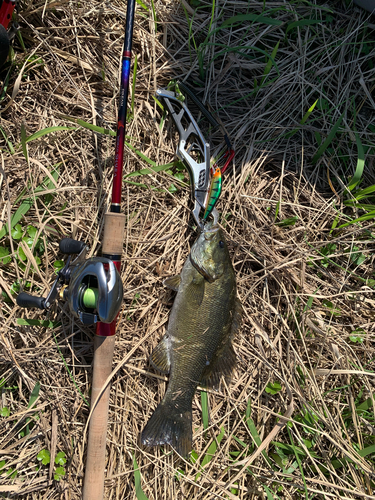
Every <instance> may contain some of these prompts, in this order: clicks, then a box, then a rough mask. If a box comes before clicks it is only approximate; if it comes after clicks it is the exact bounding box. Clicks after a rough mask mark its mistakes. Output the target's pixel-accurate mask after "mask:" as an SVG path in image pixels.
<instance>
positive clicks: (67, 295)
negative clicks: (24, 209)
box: [17, 238, 123, 325]
mask: <svg viewBox="0 0 375 500" xmlns="http://www.w3.org/2000/svg"><path fill="white" fill-rule="evenodd" d="M59 247H60V251H61V252H62V253H65V254H67V255H69V257H68V260H67V263H66V265H65V267H64V268H63V269H62V270H61V271H59V273H58V275H57V278H56V280H55V282H54V284H53V286H52V288H51V291H50V292H49V294H48V295H47V297H46V298H44V297H35V296H33V295H30V294H28V293H25V292H22V293H20V294H19V295H18V297H17V304H18V305H19V306H20V307H26V308H28V309H31V308H34V307H37V308H39V309H48V308H49V307H50V306H51V305H52V303H53V302H54V301H55V300H56V299H57V298H58V297H59V298H60V299H62V300H65V301H67V302H68V304H69V309H70V311H71V312H72V314H73V316H75V317H76V318H79V319H80V320H81V321H82V323H83V324H85V325H92V324H94V323H97V322H101V323H112V321H113V320H114V319H115V318H116V316H117V314H118V312H119V310H120V307H121V303H122V298H123V286H122V281H121V278H120V275H119V273H118V271H117V269H116V266H115V265H114V263H113V262H112V261H111V260H109V259H106V258H104V257H91V258H90V259H86V254H87V251H88V247H87V246H86V244H85V243H83V242H81V241H76V240H73V239H71V238H64V239H63V240H61V241H60V245H59ZM72 254H78V256H77V257H76V259H74V260H73V261H72V262H71V258H72V257H71V255H72Z"/></svg>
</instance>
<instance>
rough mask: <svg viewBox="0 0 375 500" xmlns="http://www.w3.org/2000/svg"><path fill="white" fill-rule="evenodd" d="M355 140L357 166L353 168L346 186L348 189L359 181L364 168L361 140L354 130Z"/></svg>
mask: <svg viewBox="0 0 375 500" xmlns="http://www.w3.org/2000/svg"><path fill="white" fill-rule="evenodd" d="M355 140H356V143H357V149H358V160H357V167H356V169H355V172H354V175H353V178H352V179H351V181H350V184H349V186H348V189H349V190H350V191H353V189H354V188H355V187H356V186H357V184H358V183H359V182H360V180H361V178H362V174H363V170H364V168H365V152H364V150H363V146H362V142H361V139H360V138H359V135H358V133H357V132H355Z"/></svg>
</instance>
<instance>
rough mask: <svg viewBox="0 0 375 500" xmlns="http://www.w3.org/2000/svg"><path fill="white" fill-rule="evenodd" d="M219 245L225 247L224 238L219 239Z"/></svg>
mask: <svg viewBox="0 0 375 500" xmlns="http://www.w3.org/2000/svg"><path fill="white" fill-rule="evenodd" d="M219 247H220V248H224V241H222V240H220V241H219Z"/></svg>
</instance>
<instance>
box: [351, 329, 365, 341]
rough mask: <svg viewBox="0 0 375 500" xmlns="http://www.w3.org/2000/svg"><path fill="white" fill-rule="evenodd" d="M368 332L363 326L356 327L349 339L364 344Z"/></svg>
mask: <svg viewBox="0 0 375 500" xmlns="http://www.w3.org/2000/svg"><path fill="white" fill-rule="evenodd" d="M365 337H366V332H365V330H364V329H363V328H356V329H355V330H353V331H352V333H351V335H349V340H350V341H351V342H356V343H358V344H362V343H363V341H364V340H365Z"/></svg>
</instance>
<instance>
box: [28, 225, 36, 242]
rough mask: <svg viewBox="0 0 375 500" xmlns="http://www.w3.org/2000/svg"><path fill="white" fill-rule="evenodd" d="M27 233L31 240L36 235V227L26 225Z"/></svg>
mask: <svg viewBox="0 0 375 500" xmlns="http://www.w3.org/2000/svg"><path fill="white" fill-rule="evenodd" d="M26 231H27V234H28V235H29V236H30V238H32V239H33V240H34V239H35V237H36V235H37V232H38V230H37V228H36V227H34V226H27V229H26Z"/></svg>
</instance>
